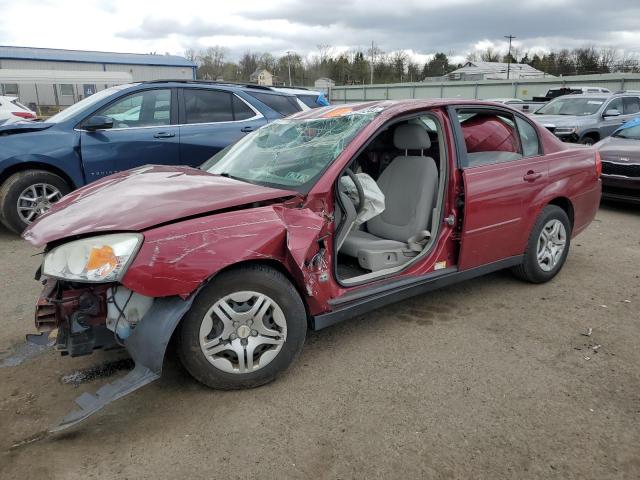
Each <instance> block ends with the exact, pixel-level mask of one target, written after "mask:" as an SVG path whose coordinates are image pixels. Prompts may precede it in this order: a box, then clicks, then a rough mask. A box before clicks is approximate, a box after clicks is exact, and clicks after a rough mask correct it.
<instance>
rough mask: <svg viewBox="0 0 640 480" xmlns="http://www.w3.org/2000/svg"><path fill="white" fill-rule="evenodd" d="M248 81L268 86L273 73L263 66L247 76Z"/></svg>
mask: <svg viewBox="0 0 640 480" xmlns="http://www.w3.org/2000/svg"><path fill="white" fill-rule="evenodd" d="M249 81H250V82H253V83H257V84H258V85H266V86H267V87H270V86H272V85H273V75H272V74H271V72H269V71H268V70H265V69H264V68H258V69H257V70H256V71H255V72H253V73H252V74H251V75H250V76H249Z"/></svg>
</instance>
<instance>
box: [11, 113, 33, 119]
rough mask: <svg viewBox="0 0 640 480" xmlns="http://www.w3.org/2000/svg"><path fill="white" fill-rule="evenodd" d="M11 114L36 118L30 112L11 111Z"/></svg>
mask: <svg viewBox="0 0 640 480" xmlns="http://www.w3.org/2000/svg"><path fill="white" fill-rule="evenodd" d="M11 115H15V116H16V117H20V118H36V116H35V115H34V114H33V113H31V112H11Z"/></svg>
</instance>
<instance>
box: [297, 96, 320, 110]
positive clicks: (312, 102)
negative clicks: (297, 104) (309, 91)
mask: <svg viewBox="0 0 640 480" xmlns="http://www.w3.org/2000/svg"><path fill="white" fill-rule="evenodd" d="M297 97H298V98H299V99H300V100H302V103H304V104H305V105H306V106H307V107H310V108H318V107H319V106H320V105H318V102H317V100H318V96H317V95H297Z"/></svg>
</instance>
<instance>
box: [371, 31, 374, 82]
mask: <svg viewBox="0 0 640 480" xmlns="http://www.w3.org/2000/svg"><path fill="white" fill-rule="evenodd" d="M373 49H374V46H373V40H372V41H371V85H373V62H374V53H373V52H374V50H373Z"/></svg>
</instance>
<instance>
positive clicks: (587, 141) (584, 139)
mask: <svg viewBox="0 0 640 480" xmlns="http://www.w3.org/2000/svg"><path fill="white" fill-rule="evenodd" d="M597 141H598V140H596V139H595V138H593V137H589V136H587V137H582V138H581V139H580V141H579V142H578V143H580V144H582V145H588V146H591V145H595V144H596V142H597Z"/></svg>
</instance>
